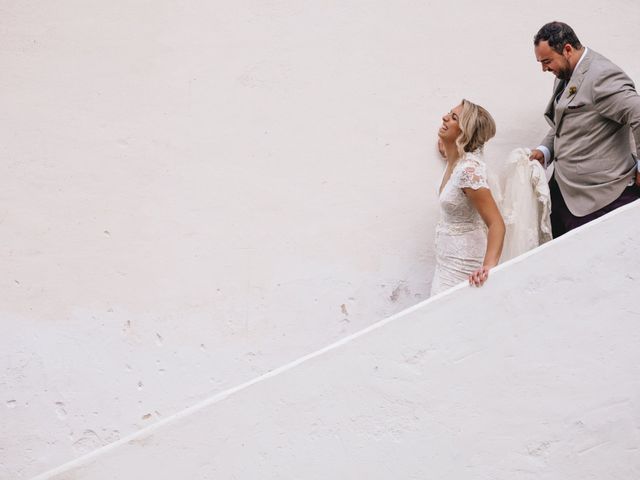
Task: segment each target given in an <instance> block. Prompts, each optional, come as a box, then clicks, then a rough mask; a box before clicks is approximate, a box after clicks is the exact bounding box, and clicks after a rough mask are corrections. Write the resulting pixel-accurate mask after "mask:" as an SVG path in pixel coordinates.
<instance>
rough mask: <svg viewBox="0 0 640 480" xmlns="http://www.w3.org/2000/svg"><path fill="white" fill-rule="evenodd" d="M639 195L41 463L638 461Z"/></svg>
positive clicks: (532, 470)
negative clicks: (503, 260)
mask: <svg viewBox="0 0 640 480" xmlns="http://www.w3.org/2000/svg"><path fill="white" fill-rule="evenodd" d="M638 238H640V202H636V204H634V205H633V206H631V208H627V207H625V209H624V210H623V211H617V212H614V214H613V216H610V217H609V218H607V219H606V220H605V221H602V222H600V223H598V224H596V225H589V226H587V227H586V228H585V229H582V230H581V231H579V232H576V234H573V235H570V236H567V237H564V238H562V239H560V240H558V241H557V242H554V243H553V244H547V245H545V246H544V247H541V249H540V250H538V251H536V252H535V253H534V254H532V255H530V256H528V257H527V258H525V259H517V260H516V261H515V262H512V263H511V264H506V265H505V266H504V267H502V268H500V269H498V270H497V271H494V272H493V275H492V278H491V282H490V283H489V284H488V285H487V287H486V288H483V289H481V290H480V289H473V288H470V287H468V286H462V288H458V289H457V290H454V291H452V292H450V293H446V294H443V295H441V296H440V297H439V298H438V297H436V298H433V299H431V300H428V301H426V302H424V304H422V305H418V306H417V307H416V308H413V309H410V310H409V311H406V312H403V313H402V314H400V315H398V316H396V317H395V318H391V319H390V320H389V321H383V322H381V323H379V324H377V325H375V327H374V328H371V329H370V330H369V331H365V332H362V333H361V334H360V335H357V336H354V338H350V339H347V340H346V341H345V342H342V343H341V344H339V345H335V346H334V347H333V348H329V349H327V350H325V351H322V352H318V353H317V354H315V355H312V356H310V357H309V358H307V359H306V360H303V361H301V362H300V363H298V364H294V365H290V366H288V367H285V368H283V369H282V370H281V371H278V372H275V374H274V375H272V376H267V377H264V378H262V379H261V380H259V381H258V382H256V383H254V384H253V385H248V386H245V387H244V388H240V389H238V390H236V391H232V392H229V393H228V395H220V396H218V397H214V398H212V399H211V400H210V401H209V402H207V403H204V404H202V405H200V406H198V407H196V408H194V409H193V410H192V411H191V412H185V414H182V415H180V416H178V417H177V418H175V419H172V420H171V421H167V422H166V423H165V425H162V426H160V427H159V428H155V429H149V431H144V432H140V434H138V435H136V436H135V437H132V438H129V439H125V440H123V441H122V442H120V444H117V445H113V446H112V448H109V447H107V448H106V449H104V450H103V451H100V452H98V454H97V455H94V456H93V457H90V458H85V459H82V460H81V461H79V462H76V463H75V464H72V465H67V466H66V467H65V468H63V469H61V470H58V471H56V472H50V473H49V474H48V475H45V476H42V477H39V478H38V480H45V479H48V480H64V479H70V478H73V479H74V480H85V479H86V480H102V479H104V480H110V479H114V478H120V479H137V478H154V479H156V480H164V479H167V480H169V479H174V478H189V479H194V480H197V479H203V480H204V479H213V478H236V479H247V480H249V479H254V478H266V479H299V478H304V479H325V478H354V479H356V478H367V479H390V478H402V479H409V478H415V479H425V478H438V479H466V478H469V479H476V478H492V479H510V480H518V479H532V478H536V479H539V478H544V479H549V480H551V479H554V480H555V479H557V480H582V479H585V478H598V479H632V478H639V477H640V455H639V452H640V433H639V432H640V415H639V414H638V412H640V376H639V375H638V371H639V370H640V350H639V349H638V343H639V342H640V321H639V320H640V307H639V306H638V304H637V301H636V300H637V295H636V294H635V293H634V292H637V290H638V285H639V284H640V277H639V276H638V272H639V271H640V253H639V252H638V248H637V243H638Z"/></svg>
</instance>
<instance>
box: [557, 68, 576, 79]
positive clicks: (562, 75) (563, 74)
mask: <svg viewBox="0 0 640 480" xmlns="http://www.w3.org/2000/svg"><path fill="white" fill-rule="evenodd" d="M572 73H573V72H572V71H571V70H570V69H568V68H567V69H562V70H560V71H559V72H558V75H557V77H558V78H559V79H560V80H564V81H565V82H568V81H569V80H570V79H571V74H572Z"/></svg>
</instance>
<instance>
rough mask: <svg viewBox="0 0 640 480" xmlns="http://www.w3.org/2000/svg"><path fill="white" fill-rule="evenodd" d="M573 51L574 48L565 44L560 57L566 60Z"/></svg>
mask: <svg viewBox="0 0 640 480" xmlns="http://www.w3.org/2000/svg"><path fill="white" fill-rule="evenodd" d="M575 51H576V50H575V48H573V46H572V45H571V44H570V43H565V44H564V47H562V56H563V57H565V58H567V59H568V58H570V57H571V56H572V55H573V52H575Z"/></svg>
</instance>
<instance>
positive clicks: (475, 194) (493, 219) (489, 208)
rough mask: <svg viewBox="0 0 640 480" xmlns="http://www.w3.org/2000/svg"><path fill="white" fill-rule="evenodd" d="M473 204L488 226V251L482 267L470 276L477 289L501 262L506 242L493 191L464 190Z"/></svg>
mask: <svg viewBox="0 0 640 480" xmlns="http://www.w3.org/2000/svg"><path fill="white" fill-rule="evenodd" d="M462 190H463V191H464V193H465V195H466V196H467V198H468V199H469V200H471V203H472V204H473V206H474V207H475V209H476V210H477V211H478V213H479V214H480V216H481V217H482V220H484V223H486V224H487V228H488V233H487V250H486V252H485V254H484V261H483V262H482V267H481V268H479V269H478V270H476V271H475V272H472V273H471V275H469V283H470V284H472V285H475V286H477V287H479V286H481V285H482V284H483V283H484V282H485V281H486V280H487V277H488V276H489V269H490V268H493V267H495V266H496V265H497V264H498V261H499V260H500V254H501V253H502V244H503V242H504V232H505V228H504V221H503V220H502V215H500V211H499V210H498V206H497V205H496V202H495V201H494V200H493V196H492V195H491V190H489V189H488V188H479V189H477V190H474V189H473V188H463V189H462Z"/></svg>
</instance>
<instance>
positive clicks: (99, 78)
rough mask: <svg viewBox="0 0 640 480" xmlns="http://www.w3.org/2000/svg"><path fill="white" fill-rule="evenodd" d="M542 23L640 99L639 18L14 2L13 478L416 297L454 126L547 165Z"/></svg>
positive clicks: (1, 119)
mask: <svg viewBox="0 0 640 480" xmlns="http://www.w3.org/2000/svg"><path fill="white" fill-rule="evenodd" d="M553 17H557V18H562V19H566V20H567V21H570V22H571V23H572V24H573V25H574V26H575V27H576V29H577V31H578V33H579V34H580V35H581V37H582V38H583V41H584V42H585V43H586V44H587V45H590V46H592V47H594V48H595V49H596V50H599V51H601V52H603V53H605V54H607V55H608V56H610V57H611V58H612V59H613V60H615V61H618V62H619V63H620V64H621V65H623V66H624V67H625V68H626V69H627V71H628V73H629V74H631V76H632V77H634V78H636V79H638V78H640V65H639V64H638V63H637V62H636V61H635V60H634V59H635V58H636V57H637V52H638V51H640V35H638V34H637V33H636V32H637V24H638V20H639V18H640V7H639V6H638V4H637V3H636V2H632V1H621V0H620V1H614V2H610V3H608V4H604V3H602V2H600V1H595V0H586V1H583V2H582V3H580V5H579V7H577V6H576V4H575V2H551V1H547V0H545V1H541V2H525V3H518V2H511V1H506V0H504V1H502V0H501V1H495V2H491V3H488V4H483V3H482V2H472V1H471V0H465V1H462V2H457V3H456V4H455V5H453V4H447V3H441V2H429V1H427V2H417V1H415V2H414V1H400V2H393V3H390V2H382V1H380V2H333V1H332V2H323V3H318V2H298V1H269V2H257V1H253V2H224V3H223V2H204V1H193V2H187V3H185V2H177V1H173V0H158V1H154V2H150V1H127V2H124V1H121V0H115V1H111V2H98V1H95V0H89V1H83V2H79V1H70V0H63V1H59V2H35V1H20V2H18V1H14V0H0V68H1V70H2V75H1V76H0V94H1V95H2V108H1V109H0V132H1V133H0V159H1V161H0V169H1V172H0V239H1V241H0V264H1V265H2V272H3V275H1V276H0V352H1V353H0V369H1V370H0V372H1V377H0V477H3V478H11V479H23V478H29V477H30V476H32V475H34V474H36V473H39V472H42V471H45V470H47V469H49V468H51V467H54V466H56V465H59V464H61V463H63V462H65V461H68V460H70V459H73V458H75V457H77V456H79V455H82V454H84V453H87V452H89V451H91V450H93V449H95V448H97V447H100V446H102V445H105V444H108V443H110V442H112V441H115V440H117V439H118V438H121V437H122V436H124V435H127V434H129V433H131V432H133V431H136V430H138V429H140V428H142V427H145V426H147V425H149V424H152V423H153V422H155V421H158V420H161V419H163V418H166V417H167V416H169V415H171V414H173V413H175V412H177V411H179V410H181V409H183V408H185V407H187V406H189V405H193V404H194V403H196V402H197V401H199V400H201V399H202V398H205V397H207V396H209V395H211V394H214V393H215V392H219V391H221V390H223V389H225V388H228V387H230V386H232V385H236V384H238V383H240V382H242V381H245V380H248V379H250V378H253V377H255V376H256V375H260V374H262V373H264V372H266V371H268V370H270V369H272V368H275V367H277V366H279V365H281V364H283V363H286V362H287V361H290V360H292V359H294V358H297V357H299V356H301V355H304V354H306V353H308V352H309V351H312V350H314V349H316V348H319V347H321V346H323V345H326V344H327V343H330V342H332V341H335V340H336V339H338V338H341V337H343V336H344V335H347V334H349V333H352V332H355V331H357V330H359V329H361V328H362V327H365V326H367V325H369V324H371V323H373V322H375V321H377V320H379V319H381V318H384V317H387V316H388V315H390V314H393V313H395V312H398V311H400V310H402V309H403V308H405V307H407V306H409V305H412V304H414V303H416V302H418V301H420V300H423V299H424V298H426V296H427V295H428V291H429V283H430V279H431V274H432V269H433V249H432V243H433V240H432V239H433V226H434V224H435V221H436V218H435V216H436V205H435V195H434V191H435V184H436V182H437V178H438V176H439V173H440V168H441V163H440V161H439V160H438V158H437V156H436V154H435V149H434V141H435V131H436V130H437V127H438V124H439V117H440V115H441V114H442V113H443V112H445V111H447V110H448V109H449V108H451V107H452V106H453V105H454V104H456V103H457V102H458V101H459V99H460V98H461V97H462V96H465V97H468V98H470V99H473V100H475V101H477V102H479V103H481V104H483V105H485V106H486V107H487V108H489V110H490V111H491V112H492V113H493V114H494V115H495V117H496V120H497V122H498V128H499V133H498V136H497V138H496V139H495V141H494V142H493V145H492V146H491V147H490V148H489V150H488V157H489V160H490V161H494V162H499V160H500V159H503V158H506V154H507V152H508V151H509V150H510V149H512V148H513V147H516V146H522V145H535V143H536V142H537V141H538V139H539V138H540V137H541V136H542V134H543V133H544V130H545V123H544V121H543V119H542V116H541V112H542V109H543V105H544V103H545V102H546V99H547V96H548V94H549V91H550V89H551V83H552V78H551V77H550V76H548V75H547V76H545V75H542V74H541V73H540V72H539V68H538V66H537V65H536V64H535V62H534V59H533V54H532V49H531V45H530V42H531V37H532V35H533V33H534V32H535V30H536V29H537V28H538V27H539V26H540V25H541V24H542V23H544V22H545V21H547V20H550V19H551V18H553ZM603 19H606V20H603Z"/></svg>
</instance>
